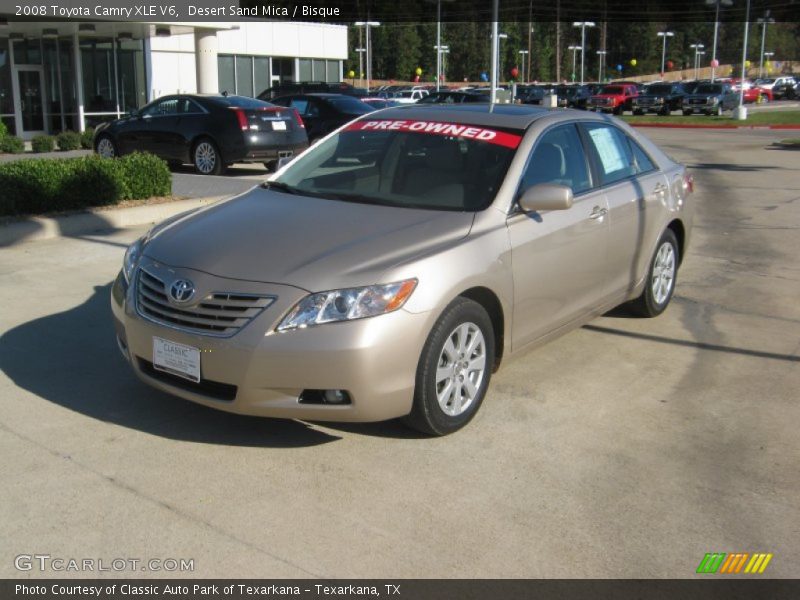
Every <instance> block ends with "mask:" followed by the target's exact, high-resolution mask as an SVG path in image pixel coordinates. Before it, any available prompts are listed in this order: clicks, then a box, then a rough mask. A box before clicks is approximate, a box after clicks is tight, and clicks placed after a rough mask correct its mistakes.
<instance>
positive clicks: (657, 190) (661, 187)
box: [653, 183, 667, 194]
mask: <svg viewBox="0 0 800 600" xmlns="http://www.w3.org/2000/svg"><path fill="white" fill-rule="evenodd" d="M666 191H667V186H666V185H664V184H663V183H657V184H656V187H654V188H653V193H654V194H663V193H664V192H666Z"/></svg>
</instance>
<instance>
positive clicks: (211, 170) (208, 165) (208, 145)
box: [192, 138, 225, 175]
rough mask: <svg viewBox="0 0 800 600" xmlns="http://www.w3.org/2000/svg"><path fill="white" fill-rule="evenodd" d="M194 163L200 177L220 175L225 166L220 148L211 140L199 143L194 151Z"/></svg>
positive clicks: (202, 140)
mask: <svg viewBox="0 0 800 600" xmlns="http://www.w3.org/2000/svg"><path fill="white" fill-rule="evenodd" d="M192 163H193V164H194V168H195V171H197V172H198V173H199V174H200V175H219V174H221V173H222V171H223V169H224V166H225V163H224V162H223V161H222V155H221V154H220V152H219V148H218V147H217V145H216V144H215V143H214V142H213V141H212V140H211V139H210V138H202V139H200V140H198V141H197V143H196V144H195V146H194V150H193V151H192Z"/></svg>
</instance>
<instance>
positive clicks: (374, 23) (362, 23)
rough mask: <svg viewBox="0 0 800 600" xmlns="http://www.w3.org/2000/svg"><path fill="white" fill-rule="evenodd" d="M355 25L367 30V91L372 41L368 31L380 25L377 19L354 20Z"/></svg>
mask: <svg viewBox="0 0 800 600" xmlns="http://www.w3.org/2000/svg"><path fill="white" fill-rule="evenodd" d="M354 25H355V26H356V27H364V28H365V29H366V30H367V44H366V45H367V91H368V92H369V82H370V80H371V79H372V41H371V40H370V37H369V32H370V30H371V29H372V28H373V27H380V25H381V24H380V23H378V22H377V21H356V22H355V23H354Z"/></svg>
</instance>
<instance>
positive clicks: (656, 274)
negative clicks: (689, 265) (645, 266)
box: [632, 229, 680, 317]
mask: <svg viewBox="0 0 800 600" xmlns="http://www.w3.org/2000/svg"><path fill="white" fill-rule="evenodd" d="M679 262H680V255H679V249H678V238H676V237H675V233H674V232H673V231H672V230H671V229H667V230H666V231H664V233H663V234H661V238H660V239H659V240H658V244H657V245H656V251H655V254H653V258H652V259H651V260H650V269H649V270H648V272H647V281H646V283H645V288H644V291H643V292H642V295H641V296H639V297H638V298H637V299H636V300H634V301H633V303H632V308H633V309H634V311H635V312H636V313H638V314H639V315H640V316H642V317H657V316H658V315H660V314H661V313H662V312H664V310H666V308H667V306H668V305H669V302H670V300H672V294H673V292H674V291H675V279H676V277H677V275H678V263H679Z"/></svg>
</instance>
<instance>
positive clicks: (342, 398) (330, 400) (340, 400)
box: [324, 390, 350, 404]
mask: <svg viewBox="0 0 800 600" xmlns="http://www.w3.org/2000/svg"><path fill="white" fill-rule="evenodd" d="M324 396H325V404H350V395H349V394H348V393H347V392H345V391H342V390H325V394H324Z"/></svg>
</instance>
